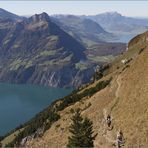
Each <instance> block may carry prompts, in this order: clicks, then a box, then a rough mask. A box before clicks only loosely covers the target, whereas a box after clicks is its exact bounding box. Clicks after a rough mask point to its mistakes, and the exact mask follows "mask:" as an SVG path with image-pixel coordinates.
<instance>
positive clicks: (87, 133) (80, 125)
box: [67, 109, 94, 148]
mask: <svg viewBox="0 0 148 148" xmlns="http://www.w3.org/2000/svg"><path fill="white" fill-rule="evenodd" d="M69 131H70V133H71V136H70V137H68V144H67V147H68V148H74V147H75V148H80V147H93V141H94V137H93V136H92V135H93V123H92V122H91V121H90V120H89V119H88V118H85V119H83V118H82V116H81V113H80V109H77V110H76V111H75V113H74V116H73V117H72V124H71V126H70V129H69Z"/></svg>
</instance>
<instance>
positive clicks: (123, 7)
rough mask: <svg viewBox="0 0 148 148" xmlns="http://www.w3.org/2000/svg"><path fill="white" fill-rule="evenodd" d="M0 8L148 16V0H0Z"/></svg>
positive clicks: (25, 11)
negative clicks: (112, 12)
mask: <svg viewBox="0 0 148 148" xmlns="http://www.w3.org/2000/svg"><path fill="white" fill-rule="evenodd" d="M0 8H3V9H6V10H7V11H10V12H12V13H15V14H17V15H33V14H35V13H42V12H46V13H48V14H49V15H52V14H75V15H94V14H99V13H103V12H111V11H117V12H119V13H121V14H122V15H125V16H134V17H136V16H137V17H148V1H7V0H5V1H0Z"/></svg>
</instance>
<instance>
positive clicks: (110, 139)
mask: <svg viewBox="0 0 148 148" xmlns="http://www.w3.org/2000/svg"><path fill="white" fill-rule="evenodd" d="M120 80H121V78H120V77H119V76H118V77H117V79H116V82H117V89H116V92H115V97H116V98H115V101H114V103H113V105H112V108H113V107H115V105H116V104H117V101H118V98H119V91H120V87H121V82H120ZM109 113H110V111H109V109H107V108H104V109H103V119H102V126H101V128H100V129H99V130H98V133H101V135H102V136H103V137H104V138H105V140H106V142H107V143H108V144H110V145H115V143H116V137H115V131H114V130H113V129H112V130H108V128H107V125H106V118H107V115H108V114H109ZM112 119H113V118H112ZM112 126H113V125H112ZM105 146H106V143H105V144H103V145H102V146H101V147H105ZM112 147H113V146H112Z"/></svg>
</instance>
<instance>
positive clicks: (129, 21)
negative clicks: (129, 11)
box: [83, 12, 148, 34]
mask: <svg viewBox="0 0 148 148" xmlns="http://www.w3.org/2000/svg"><path fill="white" fill-rule="evenodd" d="M83 17H86V18H89V19H92V20H93V21H96V22H97V23H99V24H100V25H101V26H103V27H104V28H105V29H106V30H107V31H110V32H114V33H117V34H138V33H142V32H144V31H146V30H147V28H146V26H148V19H146V18H145V19H144V18H139V19H138V18H133V17H126V16H122V15H121V14H119V13H118V12H107V13H102V14H98V15H90V16H83Z"/></svg>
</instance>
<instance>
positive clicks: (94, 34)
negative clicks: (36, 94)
mask: <svg viewBox="0 0 148 148" xmlns="http://www.w3.org/2000/svg"><path fill="white" fill-rule="evenodd" d="M107 16H108V15H107ZM112 16H113V18H114V20H118V19H120V17H121V18H123V16H120V15H119V14H112ZM113 18H112V19H113ZM115 18H116V19H115ZM92 19H94V16H74V15H56V16H55V15H54V16H50V17H49V16H48V14H46V13H42V14H35V15H33V16H31V17H29V18H28V17H27V18H26V17H20V16H17V15H15V14H12V13H10V12H8V11H6V10H3V9H0V34H1V36H0V62H1V64H0V81H1V82H11V83H33V84H41V85H48V86H52V87H77V86H79V85H81V84H83V83H87V82H88V81H89V80H90V79H91V77H92V74H93V73H94V67H95V66H96V65H102V64H103V63H108V62H110V61H111V60H113V59H114V57H115V56H117V55H119V54H120V53H122V52H123V51H125V49H126V47H125V44H124V43H113V42H112V43H111V41H112V40H115V37H117V36H116V35H117V34H116V33H117V32H116V31H114V32H113V31H112V33H109V32H111V31H108V30H107V28H106V26H103V25H102V23H101V22H100V23H98V22H97V21H96V20H92ZM110 19H111V18H110ZM128 19H129V18H128ZM105 20H106V21H107V19H105ZM134 20H135V19H134ZM140 21H142V22H143V23H142V22H141V23H140ZM111 22H114V21H111ZM125 22H126V23H128V21H125ZM104 23H105V21H104ZM108 23H109V22H108ZM135 23H136V21H135ZM137 24H138V25H141V26H142V27H143V26H144V25H145V26H146V20H145V19H144V20H143V19H142V20H141V19H139V21H137ZM104 28H105V29H104ZM106 30H107V31H106ZM112 30H113V29H112ZM108 41H110V42H109V43H108Z"/></svg>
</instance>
